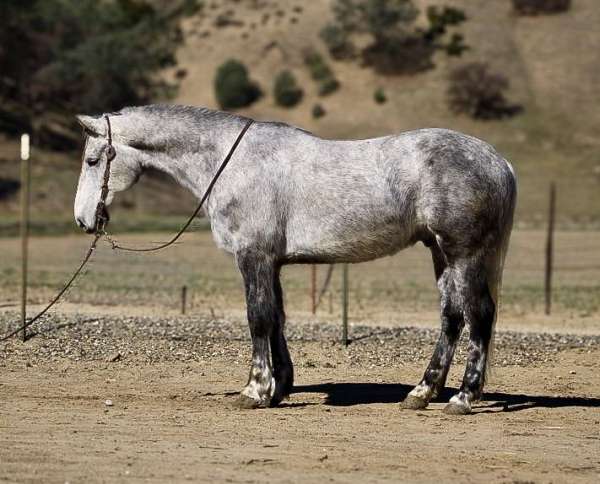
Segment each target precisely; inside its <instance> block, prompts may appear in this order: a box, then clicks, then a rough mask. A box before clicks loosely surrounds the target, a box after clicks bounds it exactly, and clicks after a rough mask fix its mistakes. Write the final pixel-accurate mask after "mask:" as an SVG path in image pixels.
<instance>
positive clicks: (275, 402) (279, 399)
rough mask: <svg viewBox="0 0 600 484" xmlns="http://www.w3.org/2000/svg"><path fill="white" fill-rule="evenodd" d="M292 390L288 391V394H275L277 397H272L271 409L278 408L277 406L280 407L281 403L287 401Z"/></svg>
mask: <svg viewBox="0 0 600 484" xmlns="http://www.w3.org/2000/svg"><path fill="white" fill-rule="evenodd" d="M290 393H292V392H291V390H288V391H287V392H286V393H284V394H282V395H279V394H278V393H277V392H275V395H273V396H272V397H271V402H270V403H269V407H271V408H273V407H276V406H277V405H279V404H280V403H281V402H283V401H284V400H285V399H287V398H288V397H289V396H290Z"/></svg>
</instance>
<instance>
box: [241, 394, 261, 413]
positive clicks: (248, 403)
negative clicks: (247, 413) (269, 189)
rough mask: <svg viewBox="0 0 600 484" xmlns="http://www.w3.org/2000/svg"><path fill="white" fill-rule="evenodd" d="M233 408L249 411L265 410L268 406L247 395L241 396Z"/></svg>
mask: <svg viewBox="0 0 600 484" xmlns="http://www.w3.org/2000/svg"><path fill="white" fill-rule="evenodd" d="M233 406H234V407H237V408H242V409H246V410H247V409H252V408H264V407H265V406H266V405H264V404H263V403H261V402H259V401H257V400H254V399H253V398H250V397H248V396H246V395H240V396H238V397H237V399H236V400H235V401H234V402H233Z"/></svg>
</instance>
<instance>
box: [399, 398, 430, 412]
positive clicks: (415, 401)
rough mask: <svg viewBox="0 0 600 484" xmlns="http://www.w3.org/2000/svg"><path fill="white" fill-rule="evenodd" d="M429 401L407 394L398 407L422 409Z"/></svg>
mask: <svg viewBox="0 0 600 484" xmlns="http://www.w3.org/2000/svg"><path fill="white" fill-rule="evenodd" d="M427 405H429V402H428V401H427V400H423V399H422V398H419V397H415V396H414V395H407V396H406V398H405V399H404V401H403V402H402V403H401V404H400V408H402V409H404V410H423V409H424V408H427Z"/></svg>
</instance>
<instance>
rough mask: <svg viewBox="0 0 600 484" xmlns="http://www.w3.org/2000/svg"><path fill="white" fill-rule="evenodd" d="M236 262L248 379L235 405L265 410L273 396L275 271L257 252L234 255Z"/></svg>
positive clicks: (274, 267) (275, 325) (268, 261)
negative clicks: (247, 339) (248, 348)
mask: <svg viewBox="0 0 600 484" xmlns="http://www.w3.org/2000/svg"><path fill="white" fill-rule="evenodd" d="M236 258H237V262H238V266H239V268H240V271H241V273H242V277H243V278H244V285H245V288H246V309H247V313H248V324H249V326H250V335H251V337H252V365H251V367H250V376H249V377H248V383H247V384H246V386H245V387H244V389H243V390H242V392H241V395H240V397H239V400H238V402H239V406H241V407H243V408H257V407H268V406H270V404H271V400H272V398H273V396H274V395H275V377H274V372H273V368H272V365H271V357H270V340H271V337H272V335H273V331H274V330H275V329H276V327H277V318H278V308H277V306H278V305H277V296H276V293H275V291H274V284H273V281H274V278H275V276H276V275H277V272H278V271H277V268H276V264H275V261H274V259H273V257H271V256H269V255H267V254H264V253H262V252H261V251H256V250H245V251H243V252H241V253H238V254H236Z"/></svg>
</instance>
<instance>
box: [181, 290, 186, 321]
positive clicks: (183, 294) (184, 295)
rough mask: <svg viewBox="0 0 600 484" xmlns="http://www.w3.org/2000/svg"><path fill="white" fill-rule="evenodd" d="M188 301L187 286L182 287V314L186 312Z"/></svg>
mask: <svg viewBox="0 0 600 484" xmlns="http://www.w3.org/2000/svg"><path fill="white" fill-rule="evenodd" d="M186 302H187V286H183V287H182V288H181V314H185V305H186Z"/></svg>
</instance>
